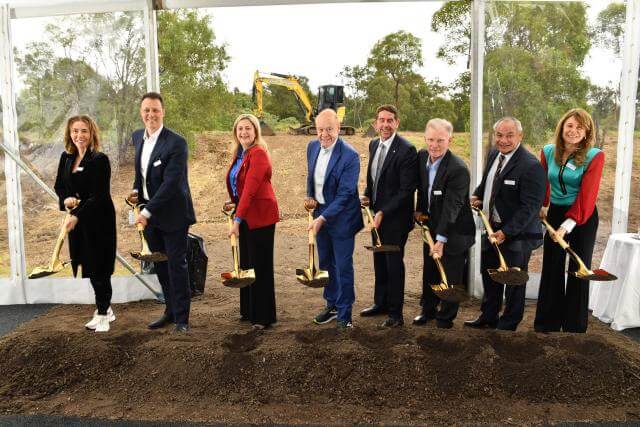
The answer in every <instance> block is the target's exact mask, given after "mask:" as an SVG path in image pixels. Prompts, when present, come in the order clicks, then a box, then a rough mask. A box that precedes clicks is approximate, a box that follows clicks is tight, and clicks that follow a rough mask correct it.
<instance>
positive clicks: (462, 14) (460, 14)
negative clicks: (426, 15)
mask: <svg viewBox="0 0 640 427" xmlns="http://www.w3.org/2000/svg"><path fill="white" fill-rule="evenodd" d="M452 23H456V25H451V24H452ZM431 30H432V31H433V32H436V33H440V34H443V33H444V34H446V40H447V43H445V44H443V45H442V46H440V48H439V49H438V54H437V56H438V58H440V59H443V60H444V61H446V62H447V63H449V64H453V63H454V62H455V59H456V57H458V56H461V55H467V68H469V62H470V59H471V51H470V49H471V0H460V1H448V2H446V3H445V4H444V5H442V7H441V8H440V9H438V11H437V12H436V13H434V14H433V17H432V18H431Z"/></svg>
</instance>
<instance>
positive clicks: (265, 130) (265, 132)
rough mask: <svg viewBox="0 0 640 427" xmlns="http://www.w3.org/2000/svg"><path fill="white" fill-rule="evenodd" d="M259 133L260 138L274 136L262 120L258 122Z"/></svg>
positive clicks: (269, 127)
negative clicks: (260, 134)
mask: <svg viewBox="0 0 640 427" xmlns="http://www.w3.org/2000/svg"><path fill="white" fill-rule="evenodd" d="M260 132H261V133H262V136H274V135H275V134H276V133H275V132H274V131H273V129H271V126H269V125H268V124H267V123H266V122H265V121H264V120H260Z"/></svg>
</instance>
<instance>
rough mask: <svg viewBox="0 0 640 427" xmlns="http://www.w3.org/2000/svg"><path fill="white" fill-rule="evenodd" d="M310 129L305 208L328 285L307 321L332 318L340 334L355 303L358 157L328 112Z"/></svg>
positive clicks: (347, 325)
mask: <svg viewBox="0 0 640 427" xmlns="http://www.w3.org/2000/svg"><path fill="white" fill-rule="evenodd" d="M316 129H317V131H318V139H316V140H313V141H311V142H310V143H309V145H308V146H307V164H308V173H307V198H306V199H305V207H307V208H315V211H314V217H315V219H314V220H313V222H312V223H311V225H310V226H309V228H310V229H312V230H313V232H314V234H316V241H317V245H318V256H319V258H320V259H319V266H320V269H321V270H326V271H328V272H329V284H328V285H327V286H326V287H325V288H324V294H323V296H324V299H325V300H326V302H327V304H326V307H325V309H323V310H322V311H321V312H320V313H319V314H318V315H317V316H316V317H315V318H314V319H313V321H314V323H316V324H324V323H328V322H330V321H332V320H333V319H336V318H337V328H338V330H346V329H348V328H351V327H352V323H351V322H352V319H351V308H352V306H353V302H354V300H355V293H354V277H353V250H354V246H355V235H356V234H357V233H358V231H360V230H361V229H362V227H364V224H363V222H362V215H361V213H360V199H359V197H358V176H359V175H360V157H359V155H358V153H357V152H356V151H355V150H354V149H353V148H352V147H351V146H350V145H349V144H347V143H346V142H344V141H343V140H342V139H341V138H340V137H339V136H338V135H339V132H340V121H339V120H338V116H337V114H336V112H335V111H333V110H332V109H326V110H323V111H321V112H320V113H319V114H318V116H317V117H316Z"/></svg>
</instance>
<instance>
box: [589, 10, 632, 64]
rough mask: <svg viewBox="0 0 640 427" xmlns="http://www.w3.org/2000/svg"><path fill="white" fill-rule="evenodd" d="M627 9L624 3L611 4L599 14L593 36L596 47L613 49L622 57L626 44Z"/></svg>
mask: <svg viewBox="0 0 640 427" xmlns="http://www.w3.org/2000/svg"><path fill="white" fill-rule="evenodd" d="M626 14H627V7H626V5H625V4H624V3H611V4H610V5H608V6H607V7H606V8H605V9H603V10H602V11H601V12H600V13H599V14H598V20H597V22H596V25H595V27H594V28H593V31H592V35H593V39H594V42H595V44H596V45H598V46H600V47H604V48H606V49H611V50H612V51H613V52H614V53H615V54H616V55H618V56H620V54H621V52H622V46H623V43H624V25H625V19H626Z"/></svg>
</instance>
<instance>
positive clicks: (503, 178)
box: [465, 117, 547, 331]
mask: <svg viewBox="0 0 640 427" xmlns="http://www.w3.org/2000/svg"><path fill="white" fill-rule="evenodd" d="M493 131H494V139H495V147H494V148H492V149H491V151H490V152H489V156H488V158H487V164H486V167H485V170H484V173H483V175H482V182H481V183H480V185H479V186H478V188H476V190H475V191H474V192H473V195H472V196H471V204H472V205H474V206H476V207H478V208H480V207H482V209H483V211H484V212H485V215H486V216H487V218H489V222H490V223H491V226H492V228H493V229H494V233H493V234H491V235H489V236H488V239H487V238H486V237H485V238H483V242H482V255H481V268H482V286H483V288H484V296H483V298H482V305H481V307H480V309H481V311H482V313H481V314H480V316H479V317H478V318H477V319H475V320H472V321H466V322H465V326H469V327H473V328H496V327H497V328H498V329H503V330H511V331H515V330H516V328H517V327H518V324H519V323H520V321H521V320H522V316H523V314H524V296H525V286H506V290H505V285H503V284H501V283H497V282H495V281H493V280H492V279H491V277H490V276H489V274H488V273H487V269H488V268H497V267H498V265H499V264H498V258H497V255H496V253H495V250H494V249H493V247H492V246H491V244H489V241H488V240H491V241H495V242H497V243H498V244H499V245H500V250H501V251H502V254H503V255H504V258H505V261H506V262H507V264H508V265H509V266H510V267H519V268H520V269H522V270H524V271H526V270H527V269H528V266H529V258H530V257H531V251H532V250H533V249H535V248H537V247H538V246H540V245H541V244H542V229H541V225H540V219H539V217H538V213H539V212H540V207H541V206H542V202H543V201H544V196H545V191H546V182H547V177H546V174H545V171H544V169H543V167H542V164H540V162H539V161H538V159H537V158H536V157H535V156H534V155H533V154H531V153H530V152H529V151H527V149H526V148H525V147H524V146H523V145H522V144H521V142H522V125H521V124H520V121H519V120H517V119H515V118H513V117H504V118H502V119H500V120H498V122H497V123H496V124H495V125H494V126H493ZM503 293H504V294H505V307H504V312H503V313H502V315H501V316H500V310H501V306H502V296H503Z"/></svg>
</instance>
